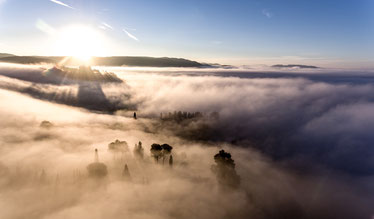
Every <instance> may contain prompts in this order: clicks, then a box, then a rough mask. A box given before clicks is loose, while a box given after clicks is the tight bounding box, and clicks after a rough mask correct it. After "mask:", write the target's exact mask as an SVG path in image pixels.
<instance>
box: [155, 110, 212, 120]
mask: <svg viewBox="0 0 374 219" xmlns="http://www.w3.org/2000/svg"><path fill="white" fill-rule="evenodd" d="M201 118H208V119H219V113H218V112H211V113H208V114H203V113H201V112H192V113H191V112H183V111H174V112H169V113H161V114H160V119H161V120H163V121H170V120H171V121H176V122H182V121H185V120H190V119H201Z"/></svg>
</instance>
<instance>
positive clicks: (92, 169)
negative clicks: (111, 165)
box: [87, 149, 108, 178]
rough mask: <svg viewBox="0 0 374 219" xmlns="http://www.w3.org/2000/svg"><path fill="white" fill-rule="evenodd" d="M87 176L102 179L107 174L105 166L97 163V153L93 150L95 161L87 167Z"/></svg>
mask: <svg viewBox="0 0 374 219" xmlns="http://www.w3.org/2000/svg"><path fill="white" fill-rule="evenodd" d="M87 171H88V175H89V176H90V177H97V178H102V177H105V176H106V175H107V174H108V170H107V167H106V165H105V164H103V163H100V162H99V153H98V150H97V149H95V161H94V162H93V163H90V164H89V165H88V166H87Z"/></svg>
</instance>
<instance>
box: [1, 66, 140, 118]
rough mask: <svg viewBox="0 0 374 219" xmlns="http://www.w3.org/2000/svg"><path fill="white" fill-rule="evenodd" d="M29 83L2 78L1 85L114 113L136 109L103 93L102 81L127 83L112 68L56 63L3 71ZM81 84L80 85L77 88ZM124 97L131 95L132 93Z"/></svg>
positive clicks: (86, 107)
mask: <svg viewBox="0 0 374 219" xmlns="http://www.w3.org/2000/svg"><path fill="white" fill-rule="evenodd" d="M0 74H1V75H4V76H6V77H9V78H15V79H18V80H22V81H25V82H32V84H30V83H16V82H12V81H10V82H5V83H4V82H2V83H1V84H0V87H2V88H5V89H8V90H13V91H18V92H21V93H26V94H29V95H30V96H32V97H34V98H38V99H42V100H48V101H52V102H56V103H61V104H66V105H70V106H77V107H82V108H85V109H88V110H93V111H98V112H104V113H112V112H114V111H117V110H120V109H133V108H134V106H126V105H125V104H124V103H123V102H124V101H122V100H121V99H118V98H117V99H115V100H110V99H109V98H108V97H107V96H106V95H105V93H104V91H103V88H102V85H104V84H106V85H108V84H117V85H121V86H126V84H125V83H124V82H123V81H122V80H121V79H119V78H118V77H117V76H116V75H115V74H113V73H111V72H106V71H105V72H100V71H98V70H94V69H91V68H90V67H85V66H80V67H79V68H77V69H76V68H67V67H61V68H60V67H53V68H50V69H47V70H44V71H43V69H31V70H27V71H25V70H19V71H17V70H12V71H4V72H1V73H0ZM77 87H78V88H77ZM123 97H125V98H129V97H130V96H129V95H127V96H126V95H124V96H123Z"/></svg>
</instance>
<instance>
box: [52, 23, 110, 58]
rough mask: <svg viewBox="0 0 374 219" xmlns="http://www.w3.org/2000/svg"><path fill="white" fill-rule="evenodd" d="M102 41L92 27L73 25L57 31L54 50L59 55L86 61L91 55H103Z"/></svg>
mask: <svg viewBox="0 0 374 219" xmlns="http://www.w3.org/2000/svg"><path fill="white" fill-rule="evenodd" d="M103 41H104V39H103V37H102V36H101V34H100V33H98V32H97V31H95V30H94V29H92V28H90V27H88V26H83V25H73V26H68V27H66V28H63V29H61V30H60V31H59V34H58V38H57V40H56V43H55V47H56V48H55V50H56V53H57V54H59V55H63V56H73V57H75V58H77V59H79V60H80V61H82V62H85V63H88V62H89V61H90V59H91V57H92V56H103V47H102V43H103Z"/></svg>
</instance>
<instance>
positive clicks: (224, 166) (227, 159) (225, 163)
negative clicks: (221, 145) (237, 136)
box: [212, 150, 240, 188]
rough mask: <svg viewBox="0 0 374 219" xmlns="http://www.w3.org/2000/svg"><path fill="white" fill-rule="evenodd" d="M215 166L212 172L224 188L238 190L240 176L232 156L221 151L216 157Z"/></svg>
mask: <svg viewBox="0 0 374 219" xmlns="http://www.w3.org/2000/svg"><path fill="white" fill-rule="evenodd" d="M214 161H215V163H216V164H215V165H212V171H213V173H214V174H215V175H216V178H217V181H218V183H219V184H220V185H222V186H228V187H232V188H236V187H238V186H239V184H240V176H239V175H238V174H237V173H236V171H235V162H234V160H233V159H232V158H231V154H230V153H227V152H225V151H224V150H220V151H219V153H218V154H216V155H214Z"/></svg>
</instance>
